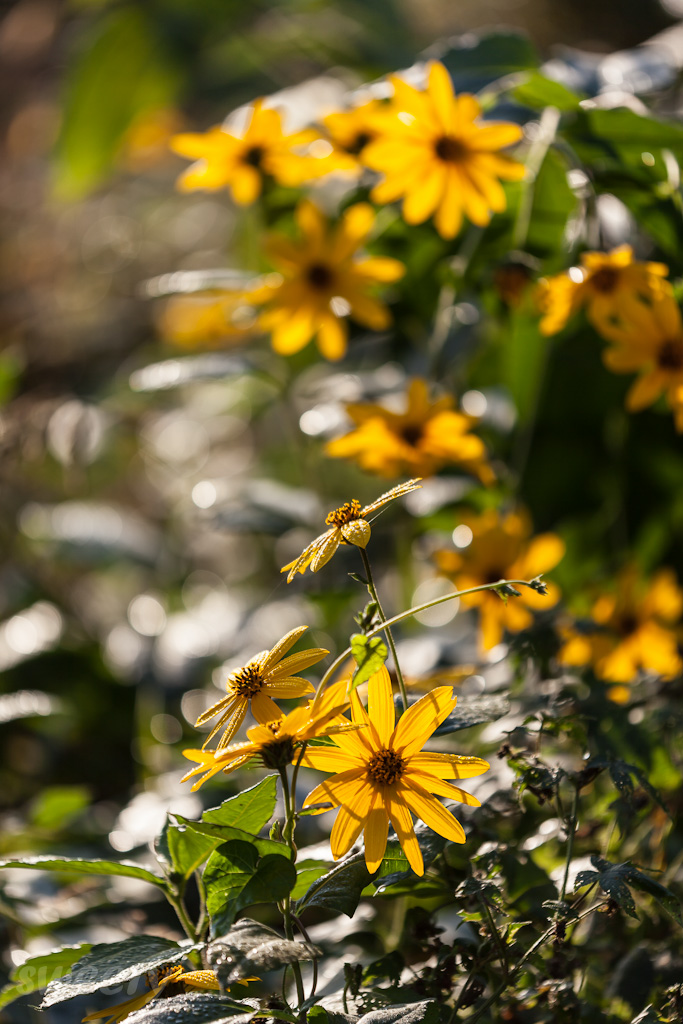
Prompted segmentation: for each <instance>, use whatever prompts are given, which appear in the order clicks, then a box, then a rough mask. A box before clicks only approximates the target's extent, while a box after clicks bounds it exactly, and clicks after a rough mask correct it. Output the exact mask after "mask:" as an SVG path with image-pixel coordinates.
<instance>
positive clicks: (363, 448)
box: [325, 378, 495, 484]
mask: <svg viewBox="0 0 683 1024" xmlns="http://www.w3.org/2000/svg"><path fill="white" fill-rule="evenodd" d="M452 407H453V399H452V397H451V396H450V395H445V396H444V397H442V398H439V399H436V400H435V401H431V399H430V395H429V385H428V384H427V382H426V381H425V380H422V379H421V378H415V379H414V380H412V381H411V382H410V386H409V388H408V393H407V395H406V411H405V412H404V413H395V412H390V411H389V410H388V409H385V408H384V407H383V406H381V405H371V404H369V403H368V404H354V405H347V407H346V411H347V412H348V414H349V416H350V417H351V419H352V420H353V421H354V423H355V424H356V429H355V430H352V431H351V433H349V434H345V435H344V437H340V438H338V439H337V440H335V441H330V442H329V443H328V444H327V445H326V447H325V451H326V453H327V454H328V455H331V456H332V457H333V458H350V459H355V460H356V461H357V462H358V464H359V465H360V466H361V467H362V469H366V470H368V471H369V472H371V473H377V474H379V475H380V476H387V477H392V476H401V475H402V474H404V473H412V474H414V475H416V476H417V475H419V476H420V477H425V476H433V475H434V474H435V473H437V472H438V471H439V469H441V468H442V467H443V466H446V465H452V464H454V465H458V466H461V467H462V468H463V469H464V470H465V471H466V472H468V473H471V474H472V475H473V476H477V477H478V478H479V479H480V480H481V481H482V483H484V484H490V483H493V480H494V479H495V477H494V474H493V471H492V470H491V467H490V466H489V464H488V462H487V461H486V449H485V447H484V443H483V441H481V440H480V438H478V437H476V436H475V435H474V434H471V433H469V431H470V429H471V427H472V425H473V423H475V422H476V419H475V417H473V416H467V415H465V414H464V413H461V412H456V411H455V410H454V409H453V408H452Z"/></svg>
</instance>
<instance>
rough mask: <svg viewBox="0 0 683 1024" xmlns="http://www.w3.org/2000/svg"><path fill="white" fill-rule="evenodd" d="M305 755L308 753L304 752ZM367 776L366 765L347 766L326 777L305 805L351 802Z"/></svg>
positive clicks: (334, 805) (335, 804) (333, 804)
mask: <svg viewBox="0 0 683 1024" xmlns="http://www.w3.org/2000/svg"><path fill="white" fill-rule="evenodd" d="M304 757H306V755H305V754H304ZM365 776H366V771H365V767H361V768H347V767H346V765H344V766H343V770H342V771H341V772H340V773H339V774H338V775H333V776H332V778H330V779H325V781H324V782H321V783H320V785H319V786H316V787H315V789H313V790H311V792H310V793H309V794H308V796H307V797H306V799H305V800H304V802H303V806H304V807H311V806H312V805H313V804H321V803H328V804H331V805H332V806H333V807H336V806H337V805H338V804H340V803H349V801H350V800H352V798H353V796H354V794H355V793H356V792H357V790H358V788H359V786H361V784H364V781H365Z"/></svg>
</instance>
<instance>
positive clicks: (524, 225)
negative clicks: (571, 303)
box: [512, 107, 560, 249]
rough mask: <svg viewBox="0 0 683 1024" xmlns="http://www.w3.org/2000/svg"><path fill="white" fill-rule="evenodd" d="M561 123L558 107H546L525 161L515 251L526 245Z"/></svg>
mask: <svg viewBox="0 0 683 1024" xmlns="http://www.w3.org/2000/svg"><path fill="white" fill-rule="evenodd" d="M559 123H560V111H559V110H558V109H557V108H556V107H546V108H545V110H544V111H543V113H542V114H541V120H540V122H539V125H538V137H537V138H536V139H535V140H534V142H533V143H532V144H531V148H530V149H529V154H528V156H527V158H526V160H525V164H526V180H525V183H524V185H525V187H524V191H523V192H522V198H521V200H520V204H519V209H518V212H517V220H516V221H515V227H514V230H513V233H512V248H513V249H521V248H522V247H523V246H524V245H525V243H526V239H527V235H528V234H529V225H530V224H531V214H532V212H533V208H534V193H535V191H536V181H537V179H538V175H539V172H540V170H541V167H542V166H543V161H544V160H545V158H546V154H547V152H548V150H549V149H550V147H551V146H552V144H553V142H554V141H555V136H556V134H557V128H558V125H559Z"/></svg>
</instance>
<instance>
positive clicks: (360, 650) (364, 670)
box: [351, 633, 389, 691]
mask: <svg viewBox="0 0 683 1024" xmlns="http://www.w3.org/2000/svg"><path fill="white" fill-rule="evenodd" d="M351 654H352V655H353V657H354V659H355V662H356V665H357V666H358V667H357V668H356V671H355V672H354V673H353V679H352V680H351V690H352V691H353V690H355V689H356V687H357V686H360V684H361V683H365V682H367V680H368V679H369V678H370V676H374V674H375V672H379V670H380V669H381V667H382V665H383V664H384V662H385V661H386V660H387V657H388V655H389V651H388V649H387V645H386V644H385V643H384V641H383V640H382V638H381V637H379V636H373V637H370V638H368V637H367V636H363V634H362V633H354V634H353V636H352V637H351Z"/></svg>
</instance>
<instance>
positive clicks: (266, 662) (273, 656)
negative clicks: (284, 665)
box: [261, 626, 308, 672]
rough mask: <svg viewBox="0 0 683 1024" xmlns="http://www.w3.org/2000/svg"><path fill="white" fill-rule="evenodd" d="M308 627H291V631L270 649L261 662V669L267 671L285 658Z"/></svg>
mask: <svg viewBox="0 0 683 1024" xmlns="http://www.w3.org/2000/svg"><path fill="white" fill-rule="evenodd" d="M307 629H308V626H297V627H296V629H290V631H289V633H285V635H284V636H283V637H282V639H281V640H278V642H277V643H276V644H275V646H274V647H273V648H271V650H270V651H268V653H267V655H266V657H265V658H264V659H263V660H262V662H261V671H262V672H267V671H268V669H269V668H271V666H273V665H275V664H276V663H277V662H278V661H280V659H281V658H284V656H285V654H286V653H287V651H288V650H289V649H290V648H291V647H293V646H294V644H295V643H296V642H297V640H298V639H299V637H300V636H303V634H304V633H305V632H306V630H307Z"/></svg>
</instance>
